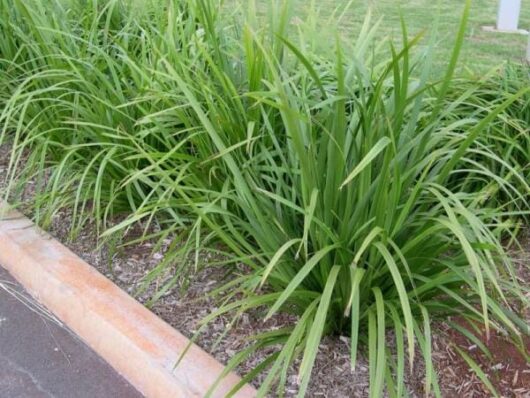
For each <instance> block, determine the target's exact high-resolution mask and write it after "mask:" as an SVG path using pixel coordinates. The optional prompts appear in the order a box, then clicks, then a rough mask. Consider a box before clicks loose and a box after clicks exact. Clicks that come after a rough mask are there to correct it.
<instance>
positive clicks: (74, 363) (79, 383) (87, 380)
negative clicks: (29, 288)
mask: <svg viewBox="0 0 530 398" xmlns="http://www.w3.org/2000/svg"><path fill="white" fill-rule="evenodd" d="M141 397H142V395H141V394H140V393H139V392H137V391H136V390H135V389H134V388H133V387H132V386H131V385H130V384H129V383H128V382H127V381H125V379H123V378H122V377H121V376H120V375H119V374H117V373H116V372H115V371H114V369H112V368H111V367H110V366H109V365H108V364H107V363H106V362H104V361H103V360H102V359H101V358H100V357H99V356H98V355H97V354H96V353H95V352H94V351H92V350H91V349H90V348H89V347H88V346H87V345H85V344H84V343H83V342H82V341H80V340H79V339H78V338H77V337H76V336H75V335H74V334H73V333H72V332H71V331H69V330H68V329H66V328H65V327H64V326H61V325H60V323H58V322H57V321H56V320H54V319H53V316H52V315H51V314H48V313H47V312H46V310H45V309H43V308H42V307H40V306H39V305H38V304H36V303H35V302H34V300H32V299H31V297H30V296H29V295H28V294H27V293H26V292H25V291H24V289H23V288H22V287H21V286H20V285H19V284H18V283H16V282H15V281H14V280H13V278H12V277H11V276H10V275H9V274H8V273H7V272H6V271H5V270H4V269H3V268H1V267H0V398H141Z"/></svg>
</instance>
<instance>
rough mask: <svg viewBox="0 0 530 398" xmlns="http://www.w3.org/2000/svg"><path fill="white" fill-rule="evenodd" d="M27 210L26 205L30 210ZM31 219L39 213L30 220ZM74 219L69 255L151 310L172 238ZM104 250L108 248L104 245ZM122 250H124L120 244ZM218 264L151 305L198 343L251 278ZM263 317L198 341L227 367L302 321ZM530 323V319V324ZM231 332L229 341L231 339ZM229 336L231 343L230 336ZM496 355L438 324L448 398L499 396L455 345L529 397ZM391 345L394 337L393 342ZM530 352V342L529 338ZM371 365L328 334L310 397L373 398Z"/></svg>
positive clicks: (516, 365) (57, 229) (505, 352)
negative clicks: (221, 290)
mask: <svg viewBox="0 0 530 398" xmlns="http://www.w3.org/2000/svg"><path fill="white" fill-rule="evenodd" d="M9 153H10V146H9V145H1V146H0V192H2V188H4V187H5V177H6V175H5V170H6V168H7V163H8V160H9ZM32 185H33V182H32V181H28V183H27V186H26V189H25V190H24V194H23V200H26V201H30V200H31V199H32V196H33V195H34V190H33V188H32ZM22 208H23V206H22ZM27 215H29V216H31V214H27ZM70 222H71V216H70V214H69V212H68V210H66V209H65V210H62V211H61V212H60V213H58V214H56V215H55V217H54V219H53V222H52V224H51V226H50V229H49V233H50V234H51V235H52V236H54V237H55V238H57V239H58V240H59V241H61V242H63V244H65V245H66V246H67V247H68V248H69V249H71V250H72V251H73V252H74V253H76V254H77V255H78V256H79V257H81V258H82V259H83V260H85V261H86V262H87V263H88V264H90V265H92V266H93V267H95V268H96V269H97V270H98V271H99V272H101V273H102V274H103V275H105V276H106V277H108V278H109V279H110V280H112V281H113V282H114V283H116V284H117V285H118V286H120V287H121V288H122V289H123V290H124V291H126V292H127V293H129V294H130V295H133V296H134V297H135V298H136V299H137V300H138V301H139V302H140V303H142V304H147V303H148V302H149V301H150V300H151V299H152V297H153V296H154V295H155V294H156V292H157V288H160V287H161V286H163V285H164V284H165V283H166V282H167V281H168V280H169V279H171V278H172V274H171V267H168V269H167V270H166V271H165V273H164V274H163V275H162V276H160V277H159V278H157V279H156V280H155V281H154V282H153V283H151V284H150V285H149V286H148V288H147V289H146V290H145V291H143V292H142V293H141V294H140V295H136V294H135V292H136V291H137V290H138V289H140V288H141V287H142V286H143V284H142V282H143V280H144V278H145V277H146V276H147V275H148V273H149V272H150V271H151V270H153V269H154V268H155V267H156V266H157V265H158V264H159V263H160V261H161V260H162V259H163V257H164V254H165V250H166V249H167V247H168V246H169V245H170V244H171V243H172V241H171V239H167V240H166V241H165V242H164V244H163V246H162V248H161V250H160V251H158V252H154V253H153V247H154V244H153V242H149V241H147V242H143V243H135V244H124V245H123V246H122V247H121V249H120V248H118V250H116V249H115V248H112V249H111V248H110V246H109V245H108V244H103V245H100V241H99V240H98V237H97V233H96V230H95V226H94V225H93V224H91V223H88V224H87V225H86V226H85V227H84V228H83V229H82V230H81V231H80V233H79V234H78V235H77V236H76V238H75V239H73V240H72V239H71V238H70V233H71V231H70ZM141 233H142V228H141V225H138V226H137V228H133V229H132V230H131V231H130V232H129V234H128V236H127V237H126V239H125V241H124V243H126V242H127V240H128V239H129V240H133V239H134V238H135V237H137V236H139V235H140V234H141ZM523 236H524V238H523V239H522V240H521V243H522V247H523V250H517V251H513V255H514V259H515V262H516V263H517V265H518V271H519V273H520V275H521V282H522V283H523V284H524V283H526V286H529V285H528V281H530V276H529V275H528V264H529V262H530V234H528V231H524V232H523ZM100 246H101V247H100ZM118 246H119V245H118ZM216 260H219V259H218V258H215V256H212V255H209V254H206V255H202V256H201V259H200V264H201V270H199V271H198V272H197V273H195V274H193V275H192V276H191V277H190V281H189V285H188V284H187V283H186V286H183V284H182V283H177V284H176V285H175V286H174V287H173V288H171V289H170V290H169V291H167V292H166V293H164V294H163V295H162V296H161V297H160V299H159V300H157V301H156V302H155V303H154V304H152V305H150V309H151V311H152V312H153V313H155V314H156V315H157V316H159V317H160V318H162V319H163V320H165V321H166V322H167V323H169V324H170V325H171V326H173V327H174V328H175V329H176V330H178V331H180V332H181V333H183V334H184V335H185V336H186V337H188V338H192V337H194V335H195V332H196V331H197V329H198V325H199V324H200V321H201V320H202V319H203V318H204V317H206V316H207V315H209V314H210V313H212V312H213V311H215V310H216V309H217V308H218V305H219V301H218V300H216V299H214V298H212V297H208V293H210V292H211V291H212V290H214V289H215V288H216V287H219V286H220V285H222V284H223V282H226V281H227V280H229V278H230V277H231V276H233V275H235V274H236V273H238V272H245V270H244V268H243V267H241V268H240V269H237V267H236V270H235V271H234V272H228V273H227V271H226V269H225V268H221V267H218V266H215V265H211V266H208V265H209V263H215V261H216ZM262 317H263V313H260V312H258V311H251V312H249V313H248V314H244V315H243V317H242V318H241V319H240V320H239V321H238V322H237V323H236V324H234V325H233V326H230V327H229V330H228V333H226V331H227V326H228V325H229V324H230V323H231V321H232V318H231V317H230V316H222V317H219V318H216V319H215V320H214V321H212V322H211V323H210V324H209V326H208V327H207V328H206V329H205V331H204V332H203V333H201V334H200V335H199V337H198V339H197V341H196V343H197V344H198V345H199V346H200V347H202V348H203V349H205V350H206V351H207V352H209V353H210V354H212V355H213V356H214V357H215V358H216V359H217V360H219V361H220V362H221V363H224V364H227V363H228V361H229V360H230V359H231V358H232V357H233V356H234V355H235V354H236V353H237V352H239V351H240V350H241V349H243V348H245V347H246V346H247V345H248V341H247V339H248V338H249V337H250V336H252V335H255V334H257V333H260V332H264V331H267V330H271V329H277V328H281V327H282V326H286V325H288V324H289V323H290V322H296V319H295V318H293V317H292V316H287V315H277V316H275V317H273V318H272V319H271V320H269V321H267V322H263V321H262ZM527 319H528V320H529V321H530V316H528V318H527ZM225 333H226V335H225ZM223 336H224V337H223ZM480 337H481V339H482V340H483V342H484V343H485V344H486V345H487V347H488V348H489V350H490V351H491V354H492V358H491V359H488V358H486V357H485V356H484V355H482V354H480V353H479V350H478V349H477V347H476V345H475V344H473V343H472V342H470V341H469V340H467V339H466V338H464V337H463V336H462V335H461V334H459V333H457V332H455V331H454V330H452V329H451V327H449V326H448V325H447V324H445V323H436V324H435V325H433V354H432V357H433V360H434V367H435V369H436V372H437V374H438V377H439V382H440V387H441V390H442V394H443V396H444V397H454V396H462V397H464V396H465V397H488V396H490V395H491V393H490V392H489V391H488V390H487V389H486V388H485V386H484V384H483V383H482V381H481V380H480V379H479V377H478V376H477V374H476V373H475V372H474V371H473V369H471V368H470V366H469V365H468V364H467V363H466V362H465V361H464V360H463V359H462V357H461V356H460V355H459V354H458V353H457V351H456V349H455V348H454V346H455V345H456V347H458V348H460V349H461V350H463V351H464V352H466V353H467V354H468V355H470V356H471V357H472V358H473V359H474V360H476V361H477V362H478V363H480V365H481V368H482V369H483V370H484V371H485V373H486V374H487V375H488V376H489V377H490V380H491V382H492V383H493V385H494V386H495V388H496V389H497V390H498V391H499V392H500V393H502V395H503V396H506V397H510V396H513V397H526V396H528V394H529V393H530V364H529V363H527V362H526V361H525V360H524V357H522V355H521V354H520V353H518V352H517V350H516V349H515V348H514V347H513V346H512V345H511V344H510V343H509V342H507V341H505V340H504V339H503V338H502V337H500V336H493V337H491V339H490V341H489V342H488V341H487V340H486V339H485V338H484V336H480ZM388 341H389V345H391V344H392V336H388ZM526 342H527V347H528V349H530V340H526ZM267 354H270V351H262V352H259V353H257V354H256V355H253V356H252V357H251V358H250V359H249V360H247V361H246V362H245V363H244V364H243V365H242V366H239V367H238V369H237V371H238V373H240V374H246V373H247V372H249V371H251V370H252V369H254V368H255V366H256V365H257V364H259V363H261V362H262V361H263V360H264V359H265V358H266V356H267ZM297 365H299V361H298V362H297V363H295V364H294V366H293V367H292V371H291V373H290V376H289V379H288V385H287V388H286V393H287V394H286V396H288V397H294V396H296V393H297V391H298V388H297V376H296V367H297ZM368 369H369V366H368V361H367V359H366V358H364V357H362V356H361V358H359V359H358V366H357V368H356V370H355V371H354V372H352V371H351V370H350V352H349V339H348V338H347V337H345V336H328V337H326V338H325V339H324V340H323V341H322V343H321V344H320V347H319V353H318V356H317V361H316V365H315V368H314V370H313V377H312V380H311V384H310V388H309V392H308V395H307V396H309V397H330V398H331V397H333V398H335V397H337V398H347V397H367V396H368V390H369V376H368ZM424 371H425V370H424V363H423V361H422V358H421V354H420V353H419V352H418V353H417V357H416V361H415V365H414V369H413V371H412V372H410V373H408V374H407V375H406V385H407V387H408V389H409V392H410V393H411V394H412V396H418V397H421V396H424V384H423V382H424V381H423V379H422V375H423V374H424ZM264 377H265V376H264V375H262V376H261V377H259V378H257V379H255V380H254V381H253V383H252V384H253V385H254V386H255V387H259V385H260V381H261V380H263V378H264Z"/></svg>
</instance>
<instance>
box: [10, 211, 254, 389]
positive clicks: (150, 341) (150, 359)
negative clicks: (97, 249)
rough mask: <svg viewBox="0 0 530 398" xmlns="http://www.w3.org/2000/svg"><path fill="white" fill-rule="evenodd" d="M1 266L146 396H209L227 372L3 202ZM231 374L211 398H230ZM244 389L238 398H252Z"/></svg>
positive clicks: (236, 381)
mask: <svg viewBox="0 0 530 398" xmlns="http://www.w3.org/2000/svg"><path fill="white" fill-rule="evenodd" d="M0 264H1V265H2V266H3V267H4V268H6V269H7V270H8V271H9V272H10V273H11V275H13V276H14V277H15V278H16V279H17V280H18V281H19V282H20V283H21V284H22V285H24V287H25V288H26V289H27V290H28V291H29V292H30V293H31V294H32V295H33V296H34V297H35V298H36V299H37V300H38V301H40V302H41V303H42V304H44V305H45V306H46V307H47V308H48V309H49V310H51V311H52V312H53V313H54V314H55V315H56V316H57V317H58V318H60V319H61V320H62V321H63V322H64V323H65V324H66V325H68V327H69V328H70V329H71V330H72V331H74V332H75V333H76V334H77V335H79V336H80V337H81V338H82V339H83V340H84V341H85V342H86V343H87V344H88V345H89V346H90V347H92V349H94V350H95V351H96V352H97V353H98V354H99V355H101V357H102V358H104V359H105V360H106V361H107V362H108V363H109V364H110V365H111V366H112V367H114V368H115V369H116V370H117V371H118V372H119V373H121V374H122V375H123V376H124V377H125V378H126V379H127V380H128V381H129V382H130V383H131V384H132V385H133V386H135V387H136V388H137V389H138V390H139V391H140V392H141V393H143V394H144V395H145V396H146V397H149V398H151V397H153V398H155V397H156V398H158V397H160V398H173V397H184V398H188V397H201V398H202V397H204V396H205V394H206V392H207V391H208V389H209V387H210V386H211V385H212V384H213V382H214V381H215V380H216V378H217V376H218V375H219V374H220V373H221V372H222V371H223V369H224V368H223V365H221V364H220V363H219V362H217V361H216V360H215V359H214V358H213V357H211V356H210V355H209V354H207V353H206V352H205V351H203V350H202V349H200V348H199V347H198V346H196V345H193V346H192V347H191V348H190V350H189V352H188V353H187V354H186V355H185V356H184V359H183V360H182V362H181V363H180V364H179V365H178V366H177V367H176V368H175V369H174V365H175V361H176V359H177V358H178V357H179V355H180V354H181V353H182V351H183V350H184V348H185V347H186V346H187V344H188V342H189V340H188V339H187V338H186V337H185V336H183V335H182V334H180V333H179V332H177V331H176V330H175V329H173V328H172V327H171V326H169V325H168V324H167V323H165V322H164V321H162V320H161V319H160V318H158V317H157V316H155V315H154V314H153V313H151V312H150V311H149V310H148V309H146V308H145V307H144V306H142V305H141V304H139V303H138V302H137V301H135V300H134V299H133V298H132V297H130V296H129V295H127V294H126V293H125V292H123V291H122V290H121V289H120V288H119V287H117V286H116V285H114V284H113V283H112V282H111V281H109V280H108V279H107V278H105V277H104V276H103V275H101V274H100V273H99V272H97V271H96V270H95V269H94V268H93V267H91V266H90V265H88V264H87V263H85V262H84V261H83V260H81V259H80V258H79V257H77V256H76V255H75V254H73V253H72V252H71V251H70V250H68V249H67V248H66V247H64V246H63V245H61V244H60V243H59V242H58V241H56V240H55V239H53V238H52V237H50V236H49V235H47V234H45V233H44V232H42V231H41V230H39V229H38V228H37V227H35V226H34V225H33V223H32V222H31V221H30V220H28V219H27V218H25V217H24V216H22V215H21V214H19V213H17V212H15V211H11V210H9V209H8V208H7V205H5V204H2V202H1V201H0ZM239 381H240V378H239V377H238V376H237V375H236V374H234V373H230V374H229V375H228V376H226V377H225V378H224V379H223V381H222V382H221V384H220V385H219V387H218V388H217V389H216V390H215V392H214V393H213V395H212V396H213V397H225V396H226V394H227V392H228V391H230V389H231V387H232V386H234V385H235V384H237V383H238V382H239ZM255 395H256V391H255V390H254V389H253V388H252V387H251V386H249V385H245V386H244V387H243V388H242V389H241V390H240V391H239V393H238V394H236V397H240V398H246V397H254V396H255Z"/></svg>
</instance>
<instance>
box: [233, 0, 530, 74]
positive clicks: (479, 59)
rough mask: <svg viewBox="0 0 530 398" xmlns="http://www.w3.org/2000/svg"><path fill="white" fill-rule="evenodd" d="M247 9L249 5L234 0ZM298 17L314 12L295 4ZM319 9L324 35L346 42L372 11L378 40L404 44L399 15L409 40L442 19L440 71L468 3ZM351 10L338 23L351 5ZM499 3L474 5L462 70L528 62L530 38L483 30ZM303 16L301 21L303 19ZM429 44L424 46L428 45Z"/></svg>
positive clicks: (430, 0) (357, 3)
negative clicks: (336, 29) (337, 33)
mask: <svg viewBox="0 0 530 398" xmlns="http://www.w3.org/2000/svg"><path fill="white" fill-rule="evenodd" d="M235 1H237V2H239V3H240V4H241V5H242V6H245V4H246V2H247V0H235ZM255 1H256V3H257V4H260V5H264V4H268V3H269V2H270V0H255ZM290 1H291V2H292V3H293V13H294V14H296V13H300V14H302V15H303V14H304V13H306V12H307V11H308V10H309V9H310V4H311V1H310V0H290ZM314 4H315V7H316V8H317V9H319V10H320V18H319V22H318V23H319V24H320V25H321V28H322V33H323V36H325V31H326V27H328V26H330V25H335V24H337V23H338V24H340V26H341V28H342V29H341V30H342V31H343V32H344V34H345V36H346V38H348V39H354V38H355V35H356V34H357V33H358V32H359V31H360V29H361V26H362V22H363V20H364V18H365V15H366V14H367V12H368V10H370V9H371V10H372V19H373V21H374V23H375V22H377V21H378V20H379V21H380V27H379V29H378V33H377V34H378V36H380V37H381V39H383V38H384V37H390V38H392V39H394V40H396V41H397V42H399V41H400V36H401V27H400V12H401V13H402V15H403V17H404V19H405V22H406V25H407V28H408V30H409V34H410V35H415V34H417V33H420V32H422V31H424V30H425V33H426V35H427V36H428V35H429V34H431V33H432V32H433V27H434V25H435V21H436V20H437V19H438V20H439V31H438V34H437V36H436V37H437V51H436V54H435V65H437V66H438V69H441V68H442V67H443V65H444V63H445V61H447V60H448V58H449V54H450V51H451V48H452V46H453V43H454V37H455V35H456V29H457V27H458V22H459V20H460V18H461V14H462V9H463V6H464V2H463V1H461V0H443V1H435V0H353V1H350V0H318V1H314ZM348 4H351V5H350V6H349V9H348V10H347V11H346V12H345V13H344V16H343V18H342V19H341V20H340V21H338V18H337V17H336V16H338V15H339V14H341V13H343V11H344V8H345V7H346V6H347V5H348ZM497 5H498V0H474V1H473V4H472V8H471V14H470V20H469V24H468V31H467V38H466V42H465V46H464V49H463V52H462V55H461V58H460V62H461V65H462V66H465V67H467V68H470V69H471V70H473V71H476V72H484V71H486V70H488V69H490V68H492V67H495V66H497V65H498V64H500V63H502V62H504V61H506V60H510V61H521V60H522V59H523V58H524V54H525V50H526V43H527V39H528V37H527V36H524V35H519V34H501V33H492V32H486V31H483V29H482V27H483V26H485V25H490V26H493V25H495V21H496V16H497ZM302 15H301V16H302ZM519 27H520V28H524V29H530V0H523V1H522V9H521V17H520V20H519ZM426 42H427V40H425V41H424V43H426Z"/></svg>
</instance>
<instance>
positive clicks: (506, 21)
mask: <svg viewBox="0 0 530 398" xmlns="http://www.w3.org/2000/svg"><path fill="white" fill-rule="evenodd" d="M520 11H521V0H499V11H498V13H497V30H500V31H503V30H504V31H516V30H517V25H518V24H519V13H520Z"/></svg>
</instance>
